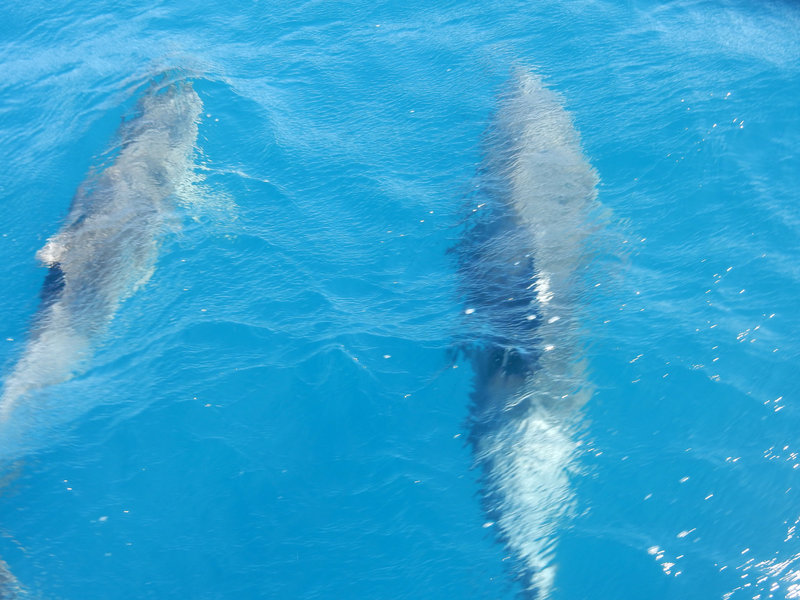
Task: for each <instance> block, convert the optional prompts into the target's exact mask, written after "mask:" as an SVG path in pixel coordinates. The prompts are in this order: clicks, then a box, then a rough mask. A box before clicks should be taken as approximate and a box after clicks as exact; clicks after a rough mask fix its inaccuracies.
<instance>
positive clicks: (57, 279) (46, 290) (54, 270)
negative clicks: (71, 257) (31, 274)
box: [39, 263, 64, 308]
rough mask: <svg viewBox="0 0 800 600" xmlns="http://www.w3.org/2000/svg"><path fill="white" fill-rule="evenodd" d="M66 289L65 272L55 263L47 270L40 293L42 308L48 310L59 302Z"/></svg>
mask: <svg viewBox="0 0 800 600" xmlns="http://www.w3.org/2000/svg"><path fill="white" fill-rule="evenodd" d="M63 289H64V271H62V270H61V264H60V263H53V264H51V265H50V266H49V267H48V269H47V276H46V277H45V278H44V283H43V284H42V290H41V292H40V293H39V295H40V299H41V303H42V306H41V307H42V308H46V307H48V306H50V305H51V304H53V302H55V301H56V300H58V298H59V296H60V295H61V292H62V291H63Z"/></svg>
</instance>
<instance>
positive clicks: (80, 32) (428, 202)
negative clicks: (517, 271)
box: [0, 0, 800, 600]
mask: <svg viewBox="0 0 800 600" xmlns="http://www.w3.org/2000/svg"><path fill="white" fill-rule="evenodd" d="M799 32H800V5H798V4H797V3H796V2H792V1H789V0H783V1H765V2H749V1H744V0H729V1H711V0H697V1H694V0H692V1H689V0H678V1H676V2H670V3H660V2H648V1H638V0H631V1H627V2H612V1H609V0H592V1H583V0H578V1H575V2H555V1H549V0H545V1H542V2H514V1H510V0H497V1H495V2H491V3H485V2H484V3H477V2H465V1H463V0H458V1H456V0H444V1H441V2H435V3H431V2H398V1H396V0H390V1H388V2H377V3H376V2H356V1H354V2H313V1H312V2H300V3H297V2H284V1H282V0H281V1H276V2H270V3H265V2H255V1H254V2H214V1H212V2H206V3H195V2H187V1H185V0H179V1H176V2H170V3H167V2H163V3H141V2H104V1H99V2H91V3H90V2H83V3H81V2H62V1H58V0H56V1H54V2H46V3H43V2H28V3H11V4H7V5H6V6H4V8H3V17H2V23H0V157H2V160H1V161H0V203H1V209H0V265H2V268H0V290H2V294H0V384H3V383H7V382H8V381H9V379H10V377H11V374H12V373H14V371H15V365H17V364H18V362H19V361H20V357H21V356H23V355H24V354H25V351H26V347H27V346H26V345H27V344H28V341H29V340H30V339H31V331H32V324H33V323H34V319H35V315H36V314H37V310H38V307H39V304H40V290H41V288H42V285H43V282H44V281H45V276H46V273H47V270H46V269H43V268H42V267H41V266H39V264H38V263H37V260H36V253H37V250H39V249H40V248H42V247H43V246H44V245H45V243H46V241H47V240H48V238H50V237H51V236H53V235H54V234H56V233H57V232H58V231H59V229H60V228H61V226H62V224H63V223H64V220H65V218H66V217H67V215H68V213H69V210H70V206H71V203H72V199H73V197H74V196H75V194H76V192H77V191H78V190H79V189H81V185H82V182H83V181H85V180H87V177H89V178H90V179H91V177H92V175H91V174H92V173H97V172H102V171H103V169H105V168H107V166H108V165H109V164H111V163H113V160H114V156H115V152H119V149H120V148H119V146H120V143H121V142H120V138H119V135H118V133H117V132H118V130H119V127H120V123H121V121H123V120H130V119H131V118H132V117H131V115H134V114H135V111H136V106H137V102H139V101H140V100H141V98H142V97H144V96H146V94H147V91H146V90H147V89H148V86H151V85H152V82H153V81H154V80H158V78H159V77H161V78H163V77H165V75H164V74H165V73H166V74H168V75H167V76H174V75H175V74H176V73H179V74H180V76H181V77H183V78H185V79H186V80H188V81H190V82H191V85H192V87H193V89H194V91H195V92H196V93H197V96H198V97H199V99H200V101H201V102H202V113H201V116H200V118H199V121H198V135H197V140H196V144H195V148H194V150H193V151H192V155H191V168H190V173H189V174H188V175H187V176H186V177H184V178H183V179H182V180H181V181H174V182H172V183H174V185H175V186H176V192H175V193H174V194H172V202H171V206H172V208H171V209H170V210H169V211H167V212H166V214H165V216H164V218H163V223H162V224H161V226H160V228H159V230H158V232H157V234H156V235H155V242H156V244H157V246H158V255H157V259H156V260H155V263H154V265H155V268H154V270H152V274H150V276H149V279H148V280H147V281H146V283H144V284H143V285H142V286H140V288H139V289H138V290H137V291H136V293H134V294H132V295H130V297H128V298H127V299H124V301H123V302H122V303H121V304H120V305H119V307H118V308H117V309H116V312H115V313H114V314H113V319H111V320H110V323H106V324H104V325H103V326H104V327H106V330H105V332H104V333H103V335H102V336H100V337H98V340H97V343H96V344H95V345H94V347H93V350H92V352H91V353H90V355H89V356H88V357H85V359H84V360H83V361H82V363H81V365H80V366H79V367H76V369H75V376H74V377H72V378H70V379H68V380H65V381H61V382H56V383H54V384H53V385H49V386H43V387H42V388H41V389H38V390H33V391H31V392H30V393H29V394H27V395H26V396H25V397H24V398H22V399H21V400H20V401H19V402H17V404H16V406H15V407H14V410H13V411H11V412H10V414H9V415H7V417H6V418H5V420H4V421H3V422H2V423H0V558H1V559H2V561H4V563H5V564H3V563H0V567H2V568H0V582H2V581H3V580H5V582H4V583H0V585H4V586H5V590H6V591H5V592H3V591H0V597H2V598H6V597H7V596H8V597H11V598H16V597H20V598H23V597H24V598H35V599H39V598H41V599H64V600H67V599H81V600H90V599H110V598H114V599H141V598H209V599H210V598H275V599H290V598H291V599H294V598H304V599H341V598H359V599H360V598H369V599H412V598H413V599H418V598H426V599H428V598H430V599H445V598H446V599H450V598H476V599H477V598H486V599H511V598H516V597H518V596H520V595H523V594H527V595H528V596H529V597H532V596H534V595H535V594H536V591H535V590H534V591H531V590H528V591H527V592H526V591H525V589H524V588H525V587H526V584H525V580H524V577H526V575H525V574H524V573H523V571H524V570H525V568H524V565H523V567H522V568H521V567H520V566H519V563H520V560H519V557H515V556H514V548H513V546H509V544H507V543H506V542H507V541H508V536H509V533H508V531H505V532H498V527H497V526H496V525H495V523H494V517H493V515H492V514H491V513H490V512H489V511H487V509H486V498H487V496H486V490H485V489H484V484H485V481H484V476H483V475H482V473H481V468H480V466H479V465H476V457H475V454H474V451H473V447H472V444H471V443H470V439H472V438H474V435H475V431H474V430H473V428H472V425H471V416H470V414H471V411H472V410H473V409H474V395H475V389H476V385H478V377H477V375H478V374H476V373H475V372H474V368H473V365H474V363H473V362H471V361H470V360H469V358H468V357H467V355H466V354H465V352H463V351H462V350H461V346H460V344H462V342H463V340H464V338H465V335H466V336H467V337H468V336H469V335H472V334H469V333H468V332H470V331H471V330H470V325H469V319H468V318H467V317H468V316H469V315H470V314H472V311H475V312H474V314H475V315H479V314H480V308H481V307H480V306H478V307H474V306H472V305H470V304H469V302H468V298H465V296H464V282H463V275H462V273H461V270H460V269H459V259H458V256H457V255H458V254H459V252H458V251H454V248H463V240H464V236H465V220H468V219H469V218H470V215H471V214H472V212H473V206H474V205H475V203H476V202H477V200H476V196H475V190H476V188H477V187H479V186H480V182H481V181H482V178H483V177H485V175H486V174H485V172H484V171H485V168H484V167H485V165H486V164H487V163H486V160H487V153H491V152H492V148H491V147H488V144H487V132H491V131H492V127H493V123H494V119H495V115H496V114H497V111H498V106H499V105H500V104H501V103H502V98H503V97H504V94H505V93H506V92H507V90H508V88H509V85H510V83H509V82H510V81H513V78H514V73H515V71H516V70H519V69H523V70H525V71H526V72H530V73H533V74H535V76H536V77H538V78H541V80H542V81H543V82H544V83H545V85H546V86H547V88H548V89H549V90H552V91H553V92H555V93H556V94H557V98H559V102H560V103H561V105H562V106H563V108H564V109H565V110H566V111H567V112H568V114H569V115H570V116H571V119H572V123H573V125H574V128H575V129H576V130H577V131H578V132H579V133H580V144H581V148H582V152H583V155H584V156H585V158H586V161H587V163H588V164H590V165H591V167H592V168H593V169H594V170H595V171H596V173H597V177H598V184H597V187H596V189H597V202H598V204H599V205H600V206H601V207H602V210H601V212H602V218H598V219H597V224H596V225H597V226H596V227H595V228H594V229H593V233H592V235H591V236H590V239H589V243H588V244H587V245H586V247H585V248H583V249H582V250H581V256H582V261H581V271H580V285H579V286H578V288H577V289H576V292H575V296H576V298H577V299H578V300H577V302H576V303H575V305H574V307H573V310H574V313H575V315H576V319H575V323H576V325H575V327H574V330H573V331H572V334H574V336H575V338H576V339H579V340H580V344H579V347H580V352H579V356H576V357H575V359H576V360H580V361H581V363H582V364H583V365H585V372H586V374H587V385H588V384H589V383H590V384H591V388H592V389H593V393H592V395H591V398H590V399H589V400H588V401H587V402H586V403H585V404H582V405H581V406H578V407H576V409H575V411H573V413H572V414H571V416H570V419H571V422H572V423H573V424H574V426H572V429H571V430H570V431H571V437H570V438H569V444H570V452H571V453H572V454H571V456H572V457H573V458H572V460H571V462H570V468H569V470H568V471H567V470H564V469H560V467H559V463H553V464H552V465H550V466H552V467H553V470H557V471H559V473H558V477H561V478H562V479H564V480H568V487H569V490H570V492H569V494H570V499H569V505H570V508H569V510H565V511H564V514H563V515H561V518H559V519H558V521H553V522H552V533H551V543H550V544H549V550H548V553H549V557H548V559H547V560H548V561H549V562H550V564H551V566H553V567H554V573H555V578H554V580H553V583H552V586H551V587H550V588H548V589H544V590H542V589H540V590H539V597H540V598H545V597H550V598H558V599H584V598H592V599H596V600H603V599H609V600H610V599H614V600H619V599H623V598H630V599H641V598H649V599H656V598H664V599H667V598H669V599H678V598H679V599H681V600H693V599H697V600H700V599H703V600H706V599H709V598H719V599H725V600H728V599H737V600H740V599H745V598H752V599H753V600H766V599H768V598H776V599H777V598H800V538H799V537H798V531H797V527H798V524H800V437H799V436H800V396H798V391H799V390H800V375H799V374H798V359H800V304H798V298H800V267H799V266H798V264H800V205H798V190H800V154H799V153H798V151H797V148H798V147H800V33H799ZM489 137H491V136H489ZM123 142H124V140H123ZM582 226H585V224H581V223H576V227H582ZM533 260H534V261H535V260H536V257H535V256H534V257H533ZM87 268H89V267H87ZM121 268H124V265H122V266H121ZM470 285H473V286H474V285H478V284H477V283H476V282H471V283H470ZM576 285H578V284H577V283H576ZM465 332H467V333H465ZM476 341H477V343H478V344H480V342H481V340H480V339H477V340H476ZM70 352H71V349H70V347H69V346H68V345H61V346H54V347H53V349H52V360H53V361H57V360H60V359H62V358H64V357H65V356H66V357H69V356H70ZM48 359H49V357H47V358H42V360H48ZM516 451H519V452H523V453H524V448H522V449H521V450H520V449H517V450H513V449H512V452H516ZM537 460H538V462H539V463H540V467H541V468H542V469H544V468H546V467H548V464H547V460H548V457H547V456H545V455H542V456H537ZM533 483H535V482H533ZM533 512H536V511H535V510H534V511H533ZM528 575H530V574H528ZM4 594H5V595H4Z"/></svg>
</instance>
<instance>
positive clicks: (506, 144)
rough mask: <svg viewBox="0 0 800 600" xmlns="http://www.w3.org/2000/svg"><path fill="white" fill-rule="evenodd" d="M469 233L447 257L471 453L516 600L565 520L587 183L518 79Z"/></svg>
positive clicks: (567, 143) (494, 136)
mask: <svg viewBox="0 0 800 600" xmlns="http://www.w3.org/2000/svg"><path fill="white" fill-rule="evenodd" d="M486 137H487V139H486V141H487V144H486V157H485V160H484V164H483V165H482V169H481V176H480V178H479V180H478V181H479V185H478V190H477V196H476V197H475V198H473V199H472V201H474V202H475V204H474V205H473V211H474V214H473V217H472V219H471V220H472V223H471V225H470V226H469V227H468V228H467V231H466V234H465V236H464V238H463V240H462V241H461V242H460V244H459V246H458V247H457V248H456V252H457V254H458V262H459V271H460V274H461V281H462V292H463V295H464V298H465V302H466V307H467V308H466V311H465V312H466V316H465V320H466V328H465V331H466V333H465V338H466V339H465V340H464V341H465V342H466V348H467V350H466V351H467V355H468V356H469V358H470V361H471V363H472V366H473V371H474V372H475V386H474V392H473V395H472V410H471V417H470V420H471V430H470V442H471V445H472V448H473V453H474V457H475V461H476V463H477V464H478V465H479V466H480V467H481V472H482V475H481V479H482V484H483V491H484V500H485V505H486V510H487V513H488V514H489V516H490V519H491V521H490V522H489V523H488V524H487V526H488V525H492V526H494V528H495V530H496V532H497V535H498V537H499V538H500V539H501V540H502V541H503V542H504V543H505V545H506V546H507V548H508V549H509V552H510V555H511V557H512V558H513V561H512V562H513V563H515V565H516V567H515V568H514V571H515V572H516V573H517V574H518V576H519V578H520V580H521V582H522V585H523V587H524V589H525V594H526V595H528V596H532V597H538V598H547V597H548V596H550V595H551V592H552V590H553V586H554V575H555V564H554V560H553V558H554V548H555V545H556V542H557V534H558V528H559V526H560V525H561V524H563V519H564V518H565V517H566V516H567V515H569V514H570V512H571V511H572V510H573V509H574V494H573V492H572V488H571V485H570V478H571V476H572V475H573V474H574V472H575V470H576V468H577V464H576V457H577V446H578V442H577V441H576V435H575V434H576V428H577V417H578V415H577V413H578V411H579V408H580V407H581V406H582V405H583V404H584V403H585V402H586V401H587V400H588V398H589V397H590V396H591V393H592V386H591V383H590V382H589V378H588V376H587V373H586V369H585V366H584V363H583V362H582V361H581V343H580V339H579V335H578V324H577V321H576V307H577V305H578V304H577V303H578V300H579V297H580V295H581V285H580V279H579V271H580V270H581V268H582V266H584V265H585V263H586V249H585V245H586V238H587V236H588V235H589V234H590V232H592V231H593V230H594V229H595V228H596V227H597V223H596V219H595V217H594V216H593V215H594V214H596V212H597V208H598V203H597V200H596V189H595V188H596V185H597V183H598V177H597V174H596V172H595V171H594V169H593V168H592V167H591V165H590V164H589V163H588V162H587V160H586V158H585V156H584V154H583V152H582V150H581V145H580V139H579V136H578V133H577V132H576V130H575V128H574V127H573V123H572V119H571V118H570V115H569V114H568V113H567V112H566V111H565V110H564V108H563V105H562V102H561V99H560V98H559V96H558V95H557V94H556V93H555V92H553V91H551V90H549V89H548V88H547V87H545V85H544V84H543V82H542V80H541V79H540V78H539V77H538V76H536V75H535V74H533V73H531V72H530V71H527V70H523V69H520V70H518V71H517V72H516V73H515V74H514V76H513V78H512V83H511V86H510V89H509V91H508V93H507V94H505V95H504V97H502V99H501V101H500V103H499V108H498V110H497V113H496V117H495V120H494V123H493V124H492V127H491V128H490V130H489V132H488V133H487V136H486Z"/></svg>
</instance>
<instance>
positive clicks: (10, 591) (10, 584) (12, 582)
mask: <svg viewBox="0 0 800 600" xmlns="http://www.w3.org/2000/svg"><path fill="white" fill-rule="evenodd" d="M23 597H27V594H26V593H25V590H24V588H23V587H22V586H21V585H20V583H19V581H17V578H16V577H14V574H13V573H11V570H10V569H9V568H8V565H7V564H6V562H5V561H4V560H1V559H0V600H16V599H17V598H23Z"/></svg>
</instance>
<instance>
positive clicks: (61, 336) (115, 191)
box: [0, 74, 203, 423]
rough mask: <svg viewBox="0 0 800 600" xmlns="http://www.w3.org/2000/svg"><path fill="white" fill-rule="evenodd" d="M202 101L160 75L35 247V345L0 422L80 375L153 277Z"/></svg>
mask: <svg viewBox="0 0 800 600" xmlns="http://www.w3.org/2000/svg"><path fill="white" fill-rule="evenodd" d="M202 108H203V105H202V102H201V100H200V97H199V96H198V95H197V93H196V92H195V91H194V89H193V87H192V84H191V82H190V81H188V80H185V79H180V78H179V79H174V78H173V79H172V80H170V77H169V76H168V75H167V74H164V75H162V76H159V77H158V78H156V79H155V80H154V81H153V82H152V84H151V85H150V87H149V89H148V90H147V91H146V92H145V93H144V94H143V96H142V97H141V99H140V100H139V102H138V105H137V107H136V109H135V111H134V113H133V115H131V116H130V117H129V118H127V119H125V120H124V121H123V123H122V125H121V126H120V128H119V131H118V135H117V149H116V152H115V154H114V155H113V158H112V159H110V164H108V166H106V167H105V168H104V169H102V170H101V171H100V172H99V173H98V174H94V175H90V176H89V177H88V178H87V180H86V181H85V182H84V183H83V184H82V185H81V187H80V189H79V190H78V193H77V194H76V195H75V198H74V199H73V202H72V205H71V208H70V210H69V213H68V215H67V218H66V220H65V222H64V224H63V226H62V227H61V229H60V230H59V231H58V233H56V234H55V235H53V236H52V237H50V238H49V239H48V240H47V242H46V243H45V245H44V246H43V247H42V248H41V249H40V250H39V251H38V252H37V253H36V257H37V258H38V259H39V261H40V262H41V263H42V265H44V266H45V267H47V269H48V272H47V275H46V277H45V281H44V284H43V286H42V293H41V303H40V306H39V309H38V311H37V313H36V315H35V317H34V319H33V324H32V326H31V331H30V334H29V339H28V341H27V345H26V346H25V348H24V350H23V351H22V354H21V356H20V358H19V360H18V361H17V363H16V365H15V366H14V367H13V370H12V371H11V372H10V374H9V375H8V376H7V377H6V379H5V382H4V386H3V393H2V396H0V423H2V422H5V421H7V420H8V419H9V417H10V415H11V414H12V411H13V410H14V408H15V406H16V405H17V404H18V403H19V402H20V401H21V400H22V399H24V398H25V397H27V396H28V395H29V394H30V393H32V392H34V391H36V390H38V389H41V388H44V387H46V386H50V385H54V384H57V383H61V382H64V381H67V380H69V379H70V378H71V377H73V376H74V375H75V374H76V373H79V372H80V371H81V369H82V368H84V365H85V363H86V361H87V360H88V359H89V358H90V357H91V353H92V348H93V346H94V345H95V344H96V343H97V342H98V340H100V339H101V338H102V336H103V333H104V332H105V331H106V330H107V328H108V325H109V323H110V321H111V320H112V318H113V317H114V314H115V313H116V311H117V309H118V307H119V305H120V303H122V302H123V301H124V300H125V299H126V298H127V297H128V296H130V295H131V294H132V293H133V292H134V291H135V290H136V289H137V288H138V287H139V286H141V285H142V284H143V283H145V282H146V281H147V280H148V279H149V277H150V275H151V274H152V272H153V269H154V266H155V260H156V254H157V249H158V239H159V234H160V233H161V231H162V229H163V226H164V219H165V216H166V214H167V213H168V211H169V210H170V208H171V205H172V203H171V202H170V199H171V196H172V195H173V194H174V193H175V191H176V186H177V185H179V184H180V183H181V181H182V180H184V178H185V177H186V176H187V174H188V172H189V170H190V168H191V158H192V154H193V150H194V147H195V143H196V140H197V131H198V121H199V118H200V113H201V111H202Z"/></svg>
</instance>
